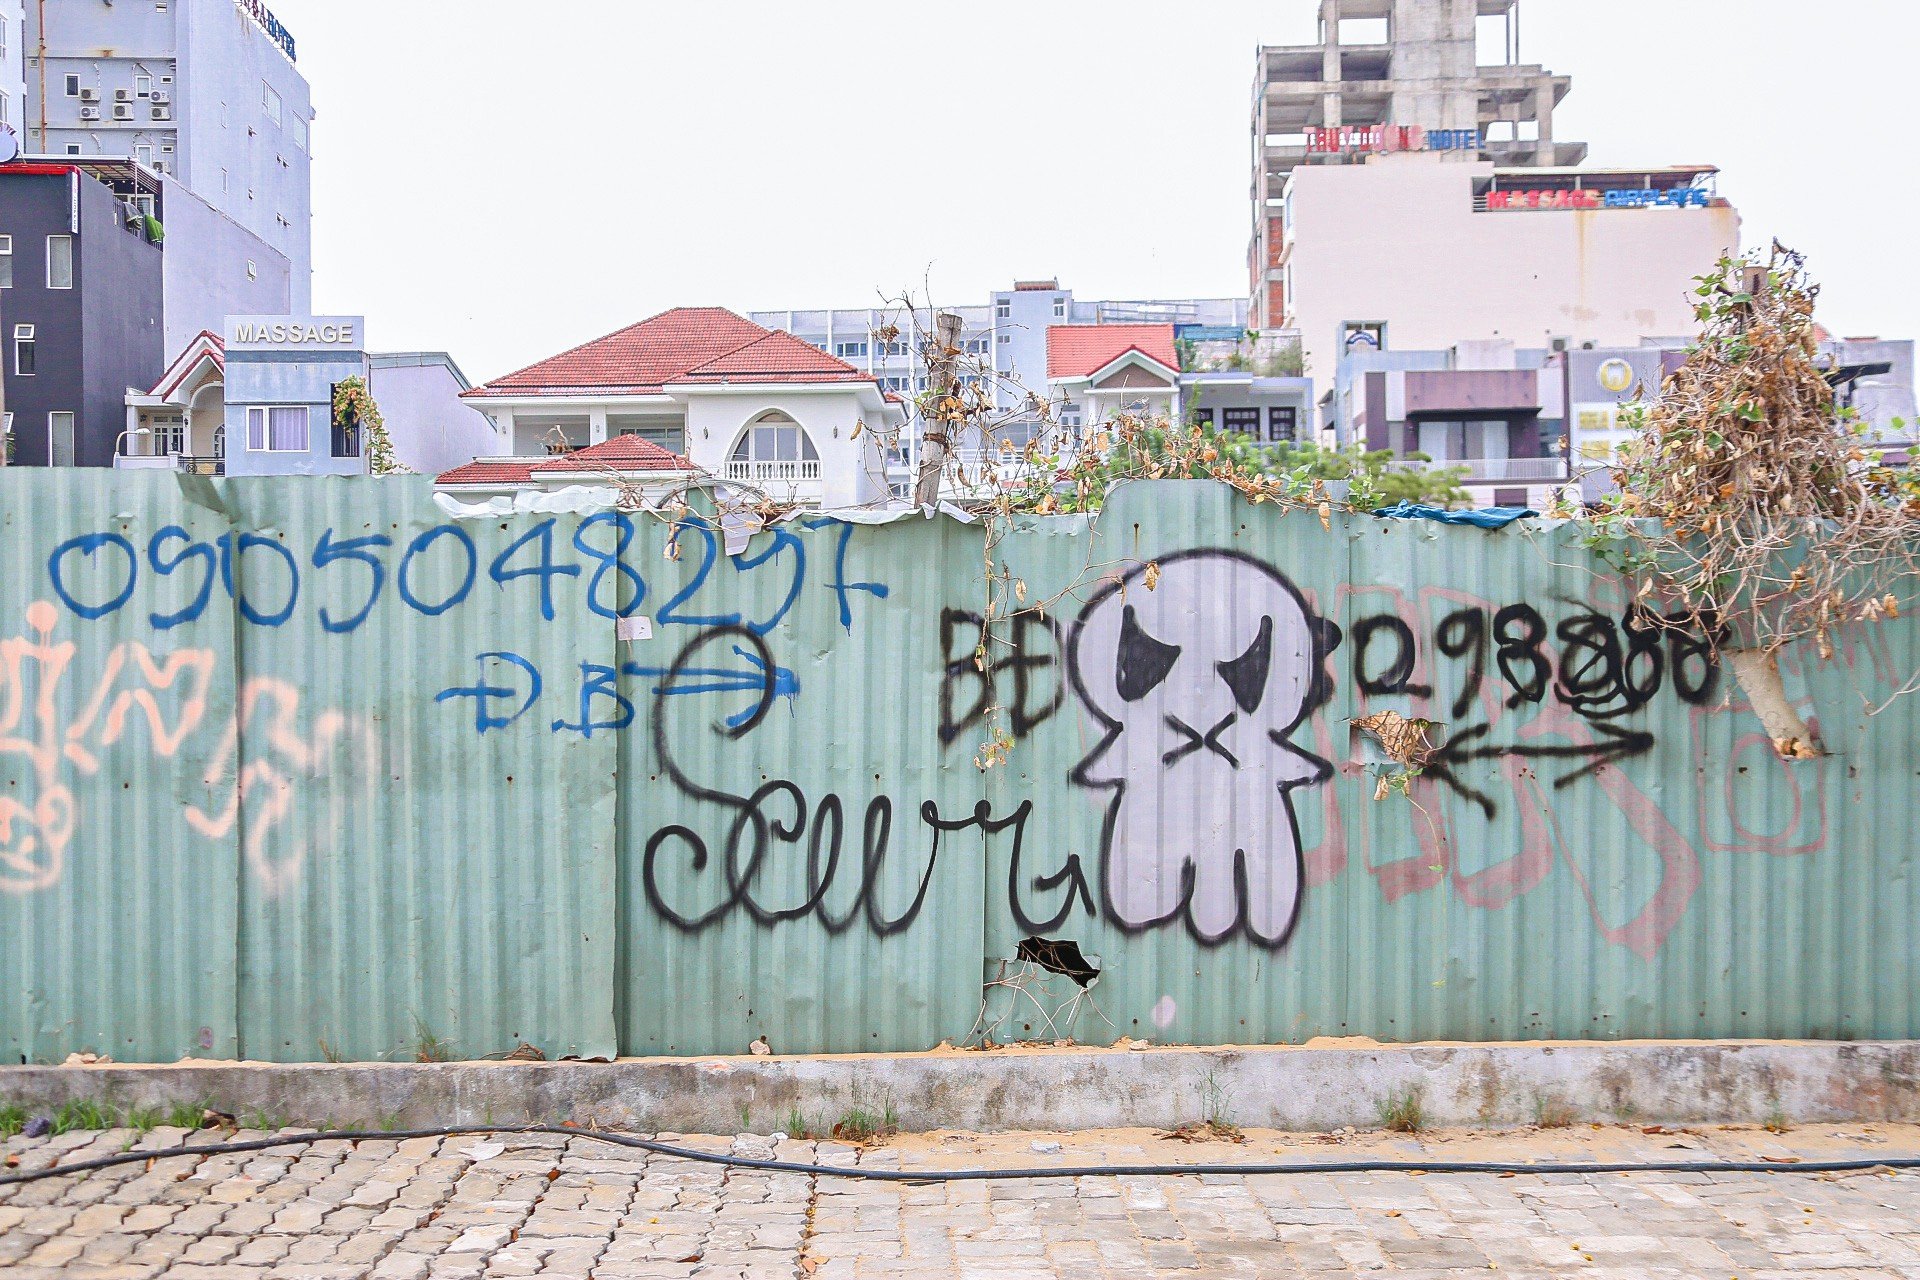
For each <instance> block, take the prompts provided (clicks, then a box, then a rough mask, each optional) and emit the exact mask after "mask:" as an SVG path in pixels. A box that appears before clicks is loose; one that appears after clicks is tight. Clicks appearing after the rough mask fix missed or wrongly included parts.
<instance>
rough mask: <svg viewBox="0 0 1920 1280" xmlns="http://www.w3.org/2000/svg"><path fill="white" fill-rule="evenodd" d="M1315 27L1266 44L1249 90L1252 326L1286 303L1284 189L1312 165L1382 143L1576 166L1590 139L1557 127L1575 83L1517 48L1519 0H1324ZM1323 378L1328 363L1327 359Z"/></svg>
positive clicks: (1360, 154) (1513, 162)
mask: <svg viewBox="0 0 1920 1280" xmlns="http://www.w3.org/2000/svg"><path fill="white" fill-rule="evenodd" d="M1319 19H1320V24H1319V39H1318V41H1316V42H1315V43H1313V44H1310V45H1267V46H1263V47H1262V48H1261V49H1260V54H1259V62H1258V65H1257V67H1256V68H1255V71H1254V82H1253V86H1254V93H1253V238H1252V245H1251V247H1250V249H1249V251H1248V264H1247V265H1248V267H1249V270H1250V272H1251V275H1252V284H1253V289H1252V292H1253V326H1254V327H1255V328H1258V329H1271V328H1274V327H1276V326H1278V325H1280V324H1281V323H1282V319H1281V318H1282V317H1283V316H1284V315H1285V314H1286V313H1287V311H1288V306H1287V302H1286V298H1285V280H1284V277H1283V274H1282V270H1281V266H1282V264H1281V260H1280V247H1281V240H1282V233H1281V227H1280V219H1281V210H1280V206H1281V202H1282V200H1283V199H1284V198H1285V195H1286V188H1287V181H1288V178H1289V177H1290V176H1291V175H1292V174H1293V173H1294V172H1296V171H1297V170H1298V169H1300V168H1303V167H1310V166H1327V165H1343V164H1354V163H1360V162H1363V161H1364V160H1365V159H1366V158H1367V156H1368V155H1370V154H1372V153H1376V152H1381V151H1405V150H1420V151H1426V150H1431V151H1435V152H1444V153H1447V154H1450V155H1456V156H1460V157H1463V158H1465V159H1469V160H1479V159H1485V160H1491V161H1493V162H1495V163H1497V164H1500V165H1503V166H1508V167H1514V166H1521V165H1536V166H1547V167H1551V166H1556V165H1576V164H1579V163H1580V162H1581V161H1582V160H1584V159H1585V158H1586V154H1587V148H1586V144H1584V143H1579V142H1563V141H1559V140H1557V139H1556V138H1555V137H1554V132H1553V113H1554V109H1555V108H1556V107H1557V106H1558V105H1559V104H1560V101H1561V99H1563V98H1565V97H1566V95H1567V92H1568V90H1569V89H1570V88H1571V86H1572V82H1571V81H1570V80H1569V79H1568V78H1567V77H1566V76H1556V75H1554V74H1553V73H1552V72H1550V71H1548V70H1547V69H1546V68H1544V67H1541V66H1539V65H1537V64H1524V63H1522V62H1521V61H1520V4H1519V0H1321V3H1320V12H1319ZM1313 372H1314V373H1316V374H1318V375H1319V376H1320V377H1323V378H1324V377H1327V376H1329V375H1330V374H1331V373H1332V372H1333V370H1332V368H1331V367H1330V366H1325V365H1322V366H1320V367H1319V368H1317V369H1314V370H1313Z"/></svg>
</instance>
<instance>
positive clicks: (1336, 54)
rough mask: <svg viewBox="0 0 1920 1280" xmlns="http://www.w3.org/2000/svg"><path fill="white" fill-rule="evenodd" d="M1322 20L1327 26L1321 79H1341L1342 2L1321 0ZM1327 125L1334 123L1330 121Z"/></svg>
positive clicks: (1321, 62) (1322, 52) (1321, 52)
mask: <svg viewBox="0 0 1920 1280" xmlns="http://www.w3.org/2000/svg"><path fill="white" fill-rule="evenodd" d="M1320 20H1321V22H1322V23H1323V24H1324V25H1325V26H1326V33H1325V34H1326V43H1325V44H1324V45H1322V46H1321V49H1320V78H1321V79H1322V80H1329V81H1338V80H1339V79H1340V0H1320ZM1327 123H1329V124H1331V123H1333V122H1332V121H1331V120H1329V121H1328V122H1327Z"/></svg>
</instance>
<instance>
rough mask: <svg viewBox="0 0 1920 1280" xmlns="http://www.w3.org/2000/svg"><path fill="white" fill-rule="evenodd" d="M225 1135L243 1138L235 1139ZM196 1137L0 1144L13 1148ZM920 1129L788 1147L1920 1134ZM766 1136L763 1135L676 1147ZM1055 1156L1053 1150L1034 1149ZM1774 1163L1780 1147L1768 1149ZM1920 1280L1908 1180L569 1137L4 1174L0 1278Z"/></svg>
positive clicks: (1489, 1152)
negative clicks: (1257, 1168)
mask: <svg viewBox="0 0 1920 1280" xmlns="http://www.w3.org/2000/svg"><path fill="white" fill-rule="evenodd" d="M241 1136H261V1135H259V1134H257V1133H252V1132H243V1133H242V1135H241ZM216 1138H217V1135H211V1134H188V1133H185V1132H183V1131H181V1130H178V1129H155V1130H153V1131H151V1132H149V1133H147V1134H145V1135H144V1136H142V1135H140V1134H138V1133H135V1132H133V1131H131V1130H111V1131H107V1132H74V1133H68V1134H64V1135H61V1136H58V1137H52V1138H41V1139H25V1138H14V1139H12V1140H10V1141H8V1142H7V1143H5V1144H4V1150H5V1152H6V1153H7V1154H8V1155H9V1156H11V1157H17V1158H18V1165H17V1166H16V1167H17V1168H35V1167H40V1166H44V1165H46V1164H48V1163H51V1162H54V1161H62V1162H64V1161H71V1160H78V1159H85V1158H89V1157H93V1156H97V1155H101V1154H105V1153H110V1152H117V1151H121V1150H125V1149H128V1148H133V1149H160V1148H169V1147H177V1146H179V1145H181V1144H182V1143H189V1144H203V1143H206V1142H209V1141H213V1140H216ZM1246 1138H1247V1140H1246V1141H1245V1142H1244V1143H1240V1144H1232V1143H1227V1142H1206V1143H1191V1144H1190V1143H1184V1142H1179V1141H1174V1140H1171V1139H1167V1138H1163V1137H1159V1136H1156V1135H1153V1134H1150V1133H1147V1132H1144V1131H1139V1130H1126V1131H1113V1132H1101V1133H1078V1134H1063V1135H1057V1136H1048V1135H1036V1134H1007V1135H996V1136H991V1137H982V1136H976V1135H964V1134H945V1135H942V1134H934V1135H916V1136H907V1137H899V1138H896V1139H894V1140H893V1141H892V1142H891V1143H890V1144H888V1145H885V1146H881V1147H878V1148H871V1149H867V1150H855V1149H853V1148H850V1147H846V1146H842V1145H839V1144H835V1143H813V1142H794V1141H787V1142H781V1143H780V1144H779V1146H778V1150H777V1154H778V1155H779V1156H780V1157H782V1158H786V1159H794V1160H816V1159H817V1160H819V1161H820V1162H823V1163H829V1164H851V1163H855V1162H858V1163H861V1164H867V1165H879V1166H886V1167H889V1168H906V1169H916V1168H942V1167H944V1168H959V1167H968V1166H974V1167H978V1166H982V1165H999V1166H1007V1165H1034V1164H1048V1163H1053V1164H1067V1163H1100V1162H1107V1161H1150V1162H1169V1163H1171V1162H1193V1161H1251V1160H1273V1159H1312V1158H1316V1157H1353V1156H1358V1155H1362V1154H1375V1155H1383V1156H1392V1157H1403V1158H1404V1157H1409V1156H1417V1155H1420V1154H1423V1153H1424V1154H1429V1155H1432V1156H1435V1157H1436V1158H1457V1159H1490V1160H1500V1159H1521V1160H1526V1159H1548V1158H1567V1159H1582V1158H1591V1159H1621V1158H1644V1159H1652V1160H1684V1159H1689V1158H1705V1157H1709V1156H1716V1155H1727V1156H1739V1157H1744V1158H1748V1159H1752V1158H1755V1157H1756V1156H1765V1157H1767V1158H1769V1159H1774V1160H1781V1161H1786V1160H1790V1159H1792V1158H1794V1157H1796V1156H1797V1157H1800V1158H1808V1159H1811V1158H1818V1157H1829V1158H1831V1157H1836V1156H1841V1155H1851V1154H1859V1153H1867V1154H1884V1155H1893V1154H1909V1153H1920V1128H1913V1127H1905V1126H1894V1125H1866V1126H1861V1125H1854V1126H1841V1127H1807V1128H1799V1129H1795V1130H1792V1131H1791V1132H1789V1133H1787V1134H1784V1135H1781V1136H1778V1137H1776V1136H1774V1135H1772V1134H1768V1133H1765V1132H1763V1131H1760V1130H1756V1129H1697V1130H1693V1129H1690V1130H1683V1131H1672V1132H1669V1131H1665V1130H1645V1129H1641V1128H1638V1127H1631V1126H1626V1127H1623V1126H1609V1127H1607V1128H1605V1129H1594V1128H1578V1129H1555V1130H1547V1131H1541V1130H1527V1131H1522V1132H1514V1133H1495V1134H1487V1133H1474V1134H1423V1135H1421V1136H1420V1137H1419V1138H1418V1139H1417V1140H1416V1139H1414V1138H1407V1137H1396V1136H1394V1135H1389V1134H1360V1135H1349V1136H1344V1137H1338V1138H1335V1139H1316V1138H1312V1137H1302V1136H1299V1135H1281V1134H1271V1133H1257V1132H1250V1133H1248V1134H1247V1135H1246ZM687 1141H688V1143H689V1144H690V1145H697V1146H702V1147H704V1148H706V1149H708V1150H728V1149H731V1150H734V1151H736V1152H740V1153H742V1154H752V1155H766V1154H769V1153H770V1150H771V1144H770V1142H769V1141H768V1140H767V1139H763V1138H752V1137H739V1138H734V1139H697V1138H696V1139H688V1140H687ZM1055 1142H1057V1143H1059V1144H1060V1146H1061V1149H1060V1150H1058V1151H1055V1150H1053V1149H1052V1147H1051V1144H1052V1143H1055ZM1787 1167H1788V1166H1787V1165H1786V1164H1783V1165H1782V1168H1783V1169H1784V1168H1787ZM1490 1271H1497V1272H1499V1273H1501V1274H1504V1275H1509V1276H1548V1277H1554V1278H1556V1280H1583V1278H1586V1277H1605V1278H1608V1280H1624V1278H1626V1277H1633V1278H1634V1280H1645V1278H1646V1277H1688V1278H1689V1280H1691V1278H1693V1277H1722V1278H1723V1280H1724V1278H1725V1277H1738V1278H1739V1280H1764V1278H1765V1277H1769V1276H1789V1275H1800V1274H1802V1273H1805V1272H1808V1271H1818V1272H1820V1273H1822V1274H1823V1275H1827V1276H1914V1277H1920V1174H1898V1175H1893V1174H1886V1173H1870V1174H1861V1175H1853V1176H1843V1177H1831V1176H1824V1177H1823V1176H1814V1175H1806V1174H1796V1173H1784V1172H1783V1173H1780V1174H1752V1175H1726V1176H1708V1175H1704V1174H1628V1175H1595V1176H1570V1175H1549V1176H1538V1177H1536V1176H1526V1177H1510V1178H1503V1177H1497V1176H1486V1175H1453V1174H1449V1175H1438V1174H1434V1175H1426V1176H1413V1175H1405V1174H1392V1175H1358V1174H1356V1175H1290V1176H1286V1177H1255V1178H1249V1177H1240V1176H1204V1177H1191V1176H1186V1177H1177V1178H1145V1177H1126V1178H1086V1177H1083V1178H1078V1179H1068V1178H1061V1179H1049V1180H1044V1181H1033V1182H1005V1183H985V1182H971V1183H951V1184H918V1185H915V1184H879V1183H861V1182H850V1181H845V1180H841V1179H834V1178H825V1177H809V1176H804V1175H793V1174H764V1173H751V1172H729V1171H726V1170H722V1169H720V1168H716V1167H713V1166H708V1165H700V1164H692V1163H688V1162H685V1161H680V1160H673V1159H667V1158H663V1157H657V1156H647V1155H645V1154H643V1153H640V1152H634V1151H627V1150H623V1149H620V1148H614V1147H609V1146H606V1145H604V1144H601V1143H596V1142H593V1141H590V1140H587V1139H583V1138H564V1137H548V1136H521V1137H513V1136H501V1137H499V1138H494V1139H488V1138H482V1137H460V1138H448V1139H437V1138H430V1139H421V1140H416V1141H379V1142H362V1143H359V1144H358V1145H349V1144H347V1143H343V1142H323V1143H319V1144H316V1145H314V1146H311V1147H305V1148H299V1149H295V1150H292V1151H288V1152H285V1153H255V1154H247V1155H234V1156H215V1155H210V1156H201V1157H197V1158H186V1159H177V1160H164V1161H155V1162H152V1163H151V1165H148V1164H136V1165H130V1166H127V1167H125V1168H123V1169H116V1170H112V1171H109V1172H106V1173H96V1174H91V1175H88V1176H85V1177H77V1178H64V1179H49V1180H46V1181H43V1182H38V1183H32V1184H28V1185H25V1186H17V1187H6V1188H0V1274H4V1275H6V1276H7V1277H8V1278H9V1280H16V1278H17V1280H26V1278H28V1277H38V1276H56V1275H57V1276H62V1277H69V1278H72V1280H85V1278H86V1277H98V1278H100V1280H106V1278H107V1277H144V1276H169V1277H182V1278H185V1277H204V1278H206V1280H213V1278H215V1277H261V1276H269V1275H270V1276H277V1277H288V1278H289V1280H350V1278H351V1280H358V1278H361V1277H371V1278H373V1280H413V1278H415V1277H441V1276H446V1277H480V1276H530V1275H555V1276H572V1277H578V1278H582V1280H584V1278H586V1277H598V1278H602V1280H621V1278H625V1277H729V1278H732V1280H755V1278H758V1277H775V1276H778V1277H783V1278H786V1277H801V1278H803V1280H804V1278H805V1277H813V1280H838V1278H840V1277H849V1278H855V1280H857V1278H859V1277H866V1276H887V1277H900V1276H916V1277H917V1276H930V1277H949V1276H955V1277H973V1276H979V1277H992V1278H993V1280H1028V1278H1037V1277H1054V1276H1059V1277H1108V1276H1116V1277H1117V1276H1129V1277H1130V1276H1145V1275H1180V1276H1195V1277H1198V1276H1208V1277H1214V1276H1219V1277H1265V1276H1277V1275H1295V1274H1309V1275H1317V1274H1331V1275H1347V1274H1352V1273H1358V1272H1380V1273H1383V1274H1386V1275H1392V1276H1425V1277H1437V1276H1460V1275H1484V1274H1486V1273H1488V1272H1490Z"/></svg>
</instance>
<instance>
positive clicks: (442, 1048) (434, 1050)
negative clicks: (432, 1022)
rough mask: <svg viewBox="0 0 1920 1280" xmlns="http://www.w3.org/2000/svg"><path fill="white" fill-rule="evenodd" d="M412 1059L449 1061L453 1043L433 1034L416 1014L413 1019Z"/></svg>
mask: <svg viewBox="0 0 1920 1280" xmlns="http://www.w3.org/2000/svg"><path fill="white" fill-rule="evenodd" d="M413 1060H414V1061H415V1062H451V1061H452V1060H453V1044H452V1042H451V1041H447V1040H442V1039H441V1038H440V1037H439V1036H437V1035H435V1034H434V1031H433V1028H432V1027H430V1026H428V1025H427V1024H426V1021H425V1019H423V1018H421V1017H420V1016H419V1015H418V1014H415V1015H414V1019H413Z"/></svg>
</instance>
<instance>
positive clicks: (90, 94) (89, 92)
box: [80, 89, 100, 102]
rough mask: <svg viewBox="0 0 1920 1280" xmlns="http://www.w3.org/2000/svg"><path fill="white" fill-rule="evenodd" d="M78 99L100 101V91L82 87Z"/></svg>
mask: <svg viewBox="0 0 1920 1280" xmlns="http://www.w3.org/2000/svg"><path fill="white" fill-rule="evenodd" d="M80 101H82V102H98V101H100V91H99V90H98V89H82V90H81V91H80Z"/></svg>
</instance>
